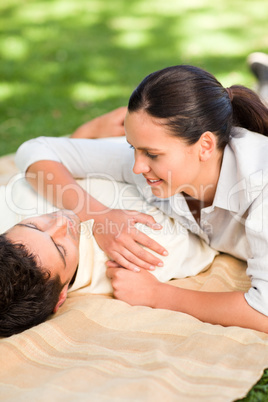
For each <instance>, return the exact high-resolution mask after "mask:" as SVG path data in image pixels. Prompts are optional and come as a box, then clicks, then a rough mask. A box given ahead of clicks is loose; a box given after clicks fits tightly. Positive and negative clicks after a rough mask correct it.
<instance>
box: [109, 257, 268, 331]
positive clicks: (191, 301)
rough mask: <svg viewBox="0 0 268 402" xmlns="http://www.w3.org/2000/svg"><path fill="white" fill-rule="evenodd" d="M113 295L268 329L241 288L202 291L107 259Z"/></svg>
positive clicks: (208, 319) (229, 323) (226, 323)
mask: <svg viewBox="0 0 268 402" xmlns="http://www.w3.org/2000/svg"><path fill="white" fill-rule="evenodd" d="M107 266H108V269H107V276H108V278H110V279H111V283H112V286H113V289H114V296H115V297H116V298H117V299H120V300H123V301H125V302H127V303H129V304H131V305H143V306H148V307H152V308H160V309H168V310H175V311H179V312H182V313H186V314H189V315H192V316H193V317H196V318H198V319H199V320H201V321H204V322H207V323H211V324H219V325H223V326H233V325H235V326H240V327H244V328H251V329H255V330H258V331H262V332H266V333H268V317H267V316H265V315H263V314H261V313H259V312H258V311H256V310H254V309H253V308H252V307H250V306H249V304H248V303H247V302H246V300H245V297H244V294H243V293H242V292H202V291H196V290H189V289H182V288H178V287H176V286H172V285H169V284H167V283H161V282H159V281H158V280H157V279H156V278H155V277H154V276H153V275H152V274H151V273H150V272H147V271H145V270H141V271H140V272H138V273H134V272H130V271H127V270H126V269H122V267H118V266H117V264H115V263H113V262H111V261H109V262H107Z"/></svg>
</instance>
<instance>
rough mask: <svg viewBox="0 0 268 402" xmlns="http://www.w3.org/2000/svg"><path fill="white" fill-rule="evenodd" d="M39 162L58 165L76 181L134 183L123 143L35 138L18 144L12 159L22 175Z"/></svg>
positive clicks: (131, 158)
mask: <svg viewBox="0 0 268 402" xmlns="http://www.w3.org/2000/svg"><path fill="white" fill-rule="evenodd" d="M40 160H51V161H56V162H60V163H62V164H63V165H64V166H65V167H66V168H67V169H68V170H69V172H70V173H71V174H72V175H73V177H74V178H76V179H82V178H86V177H89V176H96V177H97V176H98V177H100V176H101V177H103V178H107V179H113V180H116V181H124V182H126V183H134V174H133V173H132V167H133V164H134V153H133V150H131V149H130V147H129V145H128V144H127V142H126V141H125V140H124V141H123V142H122V140H121V141H118V140H107V139H97V140H95V139H94V140H90V139H75V138H73V139H72V138H62V137H60V138H55V137H38V138H35V139H32V140H29V141H27V142H25V143H24V144H22V145H21V146H20V148H19V149H18V151H17V153H16V157H15V161H16V164H17V166H18V168H19V169H20V170H21V171H22V172H26V171H27V169H28V167H29V166H30V165H32V164H33V163H35V162H37V161H40Z"/></svg>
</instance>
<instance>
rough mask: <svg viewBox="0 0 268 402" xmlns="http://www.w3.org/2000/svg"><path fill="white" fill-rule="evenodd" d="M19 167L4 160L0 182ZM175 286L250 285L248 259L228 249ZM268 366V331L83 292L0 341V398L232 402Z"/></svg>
mask: <svg viewBox="0 0 268 402" xmlns="http://www.w3.org/2000/svg"><path fill="white" fill-rule="evenodd" d="M15 173H16V168H15V166H14V162H13V155H10V156H6V157H4V158H0V175H1V182H0V183H1V184H2V185H3V184H6V183H8V180H9V177H10V176H12V175H14V174H15ZM0 194H1V195H2V196H3V194H4V193H0ZM3 213H4V212H3V211H1V214H2V215H1V220H2V219H3V218H4V216H3ZM170 283H171V284H172V285H174V286H181V287H185V288H189V289H199V290H203V291H212V290H213V291H232V290H244V291H246V290H247V289H248V288H249V286H250V282H249V279H248V278H247V276H246V274H245V263H244V262H242V261H239V260H237V259H235V258H233V257H231V256H228V255H223V254H220V255H218V256H217V257H216V258H215V260H214V262H213V263H212V265H211V266H210V268H209V269H208V270H207V271H205V272H202V273H201V274H199V275H197V276H195V277H191V278H186V279H179V280H173V281H171V282H170ZM267 366H268V335H267V334H264V333H261V332H258V331H253V330H248V329H243V328H239V327H228V328H225V327H222V326H219V325H211V324H206V323H203V322H201V321H199V320H197V319H195V318H193V317H191V316H189V315H187V314H182V313H178V312H174V311H168V310H160V309H151V308H148V307H141V306H140V307H133V306H130V305H128V304H126V303H124V302H122V301H119V300H115V299H113V298H112V297H111V296H110V295H92V294H89V293H86V292H85V293H83V292H81V290H80V291H77V292H76V291H74V292H73V293H71V294H69V296H68V298H67V301H66V302H65V303H64V305H63V306H62V307H61V308H60V309H59V311H58V312H57V313H56V314H55V315H53V316H52V317H51V318H50V319H48V320H47V321H46V322H44V323H42V324H40V325H38V326H36V327H34V328H31V329H29V330H27V331H25V332H23V333H21V334H18V335H13V336H11V337H9V338H2V339H0V400H3V401H13V400H14V401H15V400H16V401H26V400H30V401H47V400H51V401H63V400H64V401H98V402H102V401H120V402H122V401H124V402H125V401H137V402H138V401H139V402H140V401H154V402H157V401H161V402H162V401H187V402H188V401H194V402H196V401H206V402H207V401H211V402H212V401H213V402H217V401H234V400H235V399H237V398H241V397H243V396H245V395H246V394H247V392H248V390H249V389H250V388H251V387H252V386H253V385H254V384H255V383H256V382H257V381H258V379H259V378H260V377H261V375H262V373H263V370H264V369H265V368H266V367H267Z"/></svg>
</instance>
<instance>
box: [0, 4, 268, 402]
mask: <svg viewBox="0 0 268 402" xmlns="http://www.w3.org/2000/svg"><path fill="white" fill-rule="evenodd" d="M267 16H268V2H267V0H239V1H238V0H217V1H211V0H185V1H184V0H166V1H164V0H112V1H109V0H43V1H38V0H1V2H0V60H1V62H0V116H1V119H0V144H1V146H0V155H4V154H7V153H10V152H14V151H15V150H16V149H17V148H18V146H19V145H20V144H21V143H22V142H24V141H25V140H27V139H29V138H32V137H36V136H39V135H52V136H59V135H63V134H68V133H71V132H72V131H73V130H74V129H75V128H76V127H77V126H78V125H80V124H82V123H84V122H85V121H87V120H88V119H90V118H92V117H95V116H97V115H99V114H101V113H104V112H107V111H109V110H112V109H113V108H115V107H118V106H121V105H126V104H127V101H128V98H129V95H130V94H131V92H132V90H133V89H134V88H135V86H136V85H137V84H138V83H139V82H140V81H141V79H143V78H144V76H145V75H147V74H148V73H150V72H152V71H155V70H157V69H160V68H163V67H166V66H169V65H174V64H180V63H189V64H194V65H198V66H200V67H203V68H205V69H207V70H208V71H210V72H212V73H213V74H214V75H216V77H217V78H218V79H219V80H220V81H221V82H222V83H223V84H224V85H225V86H230V85H232V84H235V83H238V84H243V85H247V86H249V87H252V86H253V85H254V77H253V76H252V75H251V73H250V71H249V70H248V67H247V64H246V58H247V56H248V54H250V53H251V52H254V51H264V52H267V49H268V33H267V32H268V31H267ZM267 365H268V362H267ZM267 383H268V371H266V372H265V375H264V376H263V377H262V379H261V382H260V383H259V384H258V385H256V386H255V387H253V389H252V390H251V391H250V393H249V395H248V396H247V397H246V398H245V399H243V400H245V401H254V402H255V401H265V400H267V397H266V395H267Z"/></svg>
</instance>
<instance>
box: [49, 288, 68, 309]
mask: <svg viewBox="0 0 268 402" xmlns="http://www.w3.org/2000/svg"><path fill="white" fill-rule="evenodd" d="M68 286H69V284H66V285H65V286H64V287H63V288H62V290H61V292H60V295H59V300H58V302H57V304H56V306H55V307H54V309H53V313H56V312H57V311H58V309H59V308H60V306H61V305H62V304H63V303H64V302H65V300H66V299H67V291H68Z"/></svg>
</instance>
